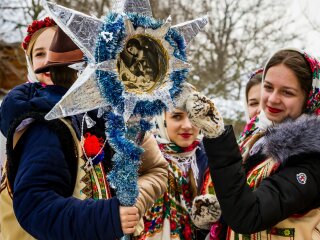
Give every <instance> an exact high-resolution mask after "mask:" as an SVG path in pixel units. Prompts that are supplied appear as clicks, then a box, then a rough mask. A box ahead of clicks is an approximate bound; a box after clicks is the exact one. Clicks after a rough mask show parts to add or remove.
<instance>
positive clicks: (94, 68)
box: [43, 0, 207, 122]
mask: <svg viewBox="0 0 320 240" xmlns="http://www.w3.org/2000/svg"><path fill="white" fill-rule="evenodd" d="M43 6H44V8H45V10H46V11H47V12H48V13H49V15H50V16H51V17H52V18H53V19H54V20H55V21H56V22H57V24H58V25H59V27H61V28H62V29H63V30H64V31H65V32H66V33H67V34H68V35H69V36H70V37H71V39H72V40H73V41H74V42H75V43H76V44H77V45H78V47H79V48H80V49H81V50H82V51H83V53H84V55H85V57H86V62H87V66H86V68H85V69H81V75H80V76H79V78H78V79H77V81H76V82H75V83H74V84H73V86H72V87H71V88H70V89H69V91H68V92H67V93H66V94H65V95H64V97H63V98H62V99H61V101H60V102H59V103H58V104H57V105H56V106H55V107H54V108H53V109H52V110H51V111H50V112H49V113H48V114H47V116H46V119H54V118H60V117H66V116H70V115H75V114H80V113H83V112H87V111H90V110H93V109H97V108H100V109H103V108H106V107H107V106H111V107H112V109H113V111H114V112H115V113H117V114H119V115H122V116H123V117H124V120H125V122H126V121H127V120H128V119H129V118H130V116H131V115H132V114H133V113H134V114H135V115H139V114H141V111H142V110H141V111H138V110H135V108H136V107H138V108H140V109H141V108H143V106H144V105H143V104H140V105H139V103H145V102H155V101H158V102H159V101H160V102H162V103H163V104H164V106H166V107H167V108H169V109H172V107H173V106H174V104H173V102H172V98H173V97H174V96H172V95H173V94H172V92H174V90H177V89H174V88H175V87H177V86H178V85H177V84H176V86H175V77H174V76H173V74H175V72H177V71H179V70H186V71H187V70H188V69H189V68H190V64H189V63H187V61H186V59H183V57H180V56H179V55H178V54H177V51H176V48H174V47H173V45H174V44H175V43H172V42H169V41H168V37H167V36H168V33H169V32H170V31H171V32H177V33H178V34H180V35H181V36H182V38H183V41H184V44H185V46H187V45H188V44H189V43H190V42H191V41H192V39H193V38H194V37H195V36H196V35H197V34H198V33H199V32H200V31H201V30H202V28H203V27H204V26H205V25H206V24H207V18H206V17H203V18H199V19H195V20H192V21H189V22H184V23H182V24H179V25H176V26H171V18H170V17H169V18H168V19H167V20H166V21H165V22H163V24H162V25H160V26H159V27H158V28H152V27H146V28H145V27H141V26H139V21H136V22H135V21H134V20H133V18H134V17H133V16H134V15H138V16H144V17H145V18H144V19H146V20H145V21H150V20H149V19H153V16H152V11H151V7H150V3H149V1H148V0H142V1H141V0H140V1H136V0H121V1H114V4H113V9H112V11H111V13H115V14H116V15H115V16H116V17H115V19H113V21H111V20H110V18H109V21H110V22H109V23H108V22H107V23H106V20H101V19H97V18H96V17H93V16H88V15H86V14H83V13H81V12H77V11H75V10H72V9H69V8H65V7H62V6H59V5H56V4H54V3H50V2H46V1H43ZM119 22H121V23H123V25H124V31H121V30H120V29H119V28H118V26H117V24H119ZM108 24H109V25H108ZM112 24H114V28H115V29H117V31H113V32H111V31H106V30H105V28H106V25H107V26H110V25H111V26H112ZM151 25H152V24H150V26H151ZM148 26H149V25H148ZM172 30H173V31H172ZM171 32H170V33H171ZM120 35H123V38H122V39H121V42H116V43H115V41H118V40H119V39H120V38H119V36H120ZM134 36H147V37H149V38H150V39H152V40H153V41H154V42H155V43H156V44H158V45H159V46H160V48H161V50H162V53H163V58H164V59H165V60H166V61H167V64H166V69H165V72H164V74H163V77H162V79H160V80H159V81H158V83H157V84H155V85H154V86H153V87H152V88H150V89H147V90H145V89H142V90H141V89H140V90H139V89H138V90H132V89H130V88H128V87H127V86H125V85H124V83H123V82H122V81H121V79H120V78H119V58H120V57H119V56H120V53H121V51H123V49H124V47H125V44H126V42H128V40H130V39H131V38H134ZM99 43H100V46H101V45H103V44H105V46H106V51H105V52H106V53H105V52H104V50H102V51H101V48H100V49H98V46H99ZM97 44H98V45H97ZM111 46H117V47H118V48H119V49H118V50H117V51H116V54H115V55H114V56H110V54H109V52H110V51H112V50H113V49H111ZM109 47H110V49H108V48H109ZM97 49H98V50H97ZM108 51H109V52H108ZM99 54H109V55H108V57H107V58H106V59H104V60H103V61H101V59H99V57H100V56H99ZM111 55H112V54H111ZM74 67H75V68H76V67H78V65H77V66H74ZM103 73H106V74H107V75H108V76H113V77H115V78H116V79H117V80H118V81H119V83H120V85H119V86H120V87H119V86H118V87H114V88H113V89H108V90H106V89H103V88H104V86H102V85H103V84H104V83H101V82H102V81H101V80H100V81H99V79H102V77H101V76H102V75H103ZM180 78H185V76H184V77H181V76H180ZM182 80H184V79H182ZM182 80H181V81H180V80H179V81H180V82H179V83H181V82H182ZM177 82H178V80H177V81H176V83H177ZM108 86H109V85H108ZM109 87H110V86H109ZM109 91H110V92H113V91H114V92H115V91H117V92H115V94H114V95H112V93H110V92H109ZM119 92H120V93H119ZM110 94H111V95H112V96H111V95H110ZM138 105H139V106H138ZM142 112H143V111H142ZM142 115H143V114H142ZM146 115H148V111H147V112H144V116H146Z"/></svg>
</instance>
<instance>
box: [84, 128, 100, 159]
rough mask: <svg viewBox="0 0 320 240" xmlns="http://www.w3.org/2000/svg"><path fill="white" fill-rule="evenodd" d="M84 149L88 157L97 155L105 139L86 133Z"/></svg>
mask: <svg viewBox="0 0 320 240" xmlns="http://www.w3.org/2000/svg"><path fill="white" fill-rule="evenodd" d="M83 147H84V151H85V152H86V154H87V157H94V156H96V155H97V154H98V153H99V152H100V151H101V148H102V147H103V139H102V138H97V136H95V135H91V134H90V133H86V134H85V136H84V144H83Z"/></svg>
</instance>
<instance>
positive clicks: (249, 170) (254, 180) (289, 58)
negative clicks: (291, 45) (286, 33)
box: [191, 49, 320, 240]
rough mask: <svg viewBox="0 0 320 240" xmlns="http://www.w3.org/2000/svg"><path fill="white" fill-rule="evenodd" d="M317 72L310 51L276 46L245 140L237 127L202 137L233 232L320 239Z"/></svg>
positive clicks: (232, 234)
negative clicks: (258, 108) (238, 135)
mask: <svg viewBox="0 0 320 240" xmlns="http://www.w3.org/2000/svg"><path fill="white" fill-rule="evenodd" d="M319 74H320V64H319V62H318V60H317V59H315V58H313V57H311V56H310V55H308V54H307V53H305V52H303V51H299V50H295V49H286V50H281V51H278V52H277V53H275V54H274V55H272V57H271V58H270V59H269V61H268V62H267V64H266V66H265V71H264V75H263V83H262V84H263V88H262V97H261V106H262V111H261V113H260V114H259V115H258V116H257V117H255V118H254V119H253V120H252V121H251V122H249V123H248V125H247V126H246V128H245V130H244V132H243V134H242V136H241V138H240V139H239V142H238V143H239V146H238V144H237V142H236V140H235V137H234V133H233V131H232V128H231V127H227V128H226V129H225V131H224V133H223V134H222V135H221V136H219V137H217V138H215V139H209V138H204V141H203V142H204V146H205V149H206V153H207V156H208V160H209V168H210V172H211V176H212V180H213V182H214V186H215V190H216V194H217V197H218V200H219V203H220V206H221V209H222V214H223V218H224V220H225V222H226V223H227V225H228V226H229V228H228V232H227V239H276V240H282V239H283V240H284V239H289V238H290V239H313V240H315V239H320V234H319V227H317V226H320V211H319V207H320V188H319V186H320V174H319V172H320V137H319V136H320V131H319V129H320V119H319V118H318V116H317V115H319V114H320V101H319V99H320V93H319V86H320V80H319ZM199 119H200V120H201V116H200V117H198V119H191V120H192V122H193V123H194V124H195V125H197V121H198V120H199ZM239 147H240V151H239Z"/></svg>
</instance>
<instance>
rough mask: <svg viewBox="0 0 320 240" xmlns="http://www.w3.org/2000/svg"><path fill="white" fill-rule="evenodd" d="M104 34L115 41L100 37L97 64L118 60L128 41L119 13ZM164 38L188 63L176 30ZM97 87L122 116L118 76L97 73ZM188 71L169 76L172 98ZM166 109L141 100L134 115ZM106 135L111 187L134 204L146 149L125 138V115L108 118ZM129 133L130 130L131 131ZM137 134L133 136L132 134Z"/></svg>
mask: <svg viewBox="0 0 320 240" xmlns="http://www.w3.org/2000/svg"><path fill="white" fill-rule="evenodd" d="M129 19H130V20H131V22H132V23H133V26H134V27H135V28H137V27H139V26H140V27H143V28H152V29H157V28H159V27H161V25H162V24H163V21H158V20H155V19H153V18H150V17H147V16H142V15H139V14H129ZM101 31H103V32H109V33H112V34H113V39H112V41H109V42H108V43H106V41H105V40H104V39H103V37H102V36H99V38H98V41H97V46H96V50H95V60H96V62H97V63H99V62H103V61H107V60H111V59H116V57H117V55H118V54H119V53H120V52H121V51H122V50H123V45H124V38H125V36H126V35H125V26H124V21H123V17H122V16H121V15H119V14H116V13H110V14H108V15H107V16H106V18H105V24H104V25H103V27H102V30H101ZM165 39H166V40H167V41H168V42H169V44H170V45H171V46H172V47H173V48H174V55H175V57H177V58H179V59H181V60H183V61H185V60H186V49H185V45H184V40H183V38H182V36H181V35H180V34H179V33H178V32H177V31H175V30H172V29H170V30H169V31H168V33H167V35H166V36H165ZM96 75H97V81H98V86H99V88H100V90H101V93H102V95H103V97H104V98H105V99H106V100H107V101H108V102H109V103H111V105H112V107H113V109H116V110H118V112H119V113H120V114H121V113H123V111H124V97H123V92H124V87H123V84H122V83H121V81H120V80H119V79H118V76H117V75H115V74H113V73H111V72H104V71H96ZM186 75H187V71H186V70H179V71H175V72H173V73H171V74H170V78H171V80H172V81H173V87H172V89H170V94H171V97H172V98H174V96H175V95H176V94H177V93H179V91H180V89H181V83H182V82H183V81H184V79H185V78H186ZM164 109H166V106H165V104H164V103H162V102H161V101H160V100H156V101H153V102H150V101H139V102H138V103H137V105H136V107H135V109H134V112H133V113H134V114H136V115H140V116H142V117H146V116H155V115H157V114H160V113H161V112H162V111H163V110H164ZM105 116H106V118H105V120H106V135H107V137H108V139H109V142H110V145H111V146H112V147H113V148H114V150H115V151H116V154H115V155H114V157H113V161H114V163H115V164H114V167H113V169H112V171H111V172H110V174H109V175H108V179H109V181H110V183H111V185H112V186H113V187H114V188H115V189H116V191H117V197H118V198H119V200H120V202H121V204H123V205H133V204H134V203H135V200H136V197H137V196H138V194H139V192H138V187H137V179H138V167H139V160H140V155H141V153H142V152H143V149H142V148H140V147H138V146H136V145H135V144H134V142H133V139H127V138H126V136H128V137H130V138H133V137H134V136H131V135H132V134H130V132H128V134H126V128H125V123H124V120H123V116H118V115H116V114H114V113H112V112H108V113H107V114H106V115H105ZM140 127H141V131H145V130H147V129H150V127H151V126H150V125H148V124H147V122H143V121H141V122H140ZM128 131H130V129H129V130H128ZM133 135H134V134H133Z"/></svg>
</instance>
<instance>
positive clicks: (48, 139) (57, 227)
mask: <svg viewBox="0 0 320 240" xmlns="http://www.w3.org/2000/svg"><path fill="white" fill-rule="evenodd" d="M65 92H66V89H64V88H62V87H59V86H47V87H46V88H43V87H41V85H39V84H37V83H33V84H30V83H27V84H23V85H20V86H18V87H16V88H14V89H13V90H11V91H10V92H9V94H8V95H7V96H6V97H5V99H4V100H3V102H2V104H1V113H0V128H1V131H2V133H3V134H4V135H5V136H7V133H8V129H9V126H10V125H11V124H12V122H13V121H14V119H16V118H17V117H19V116H20V115H21V114H22V113H26V112H29V111H41V112H48V111H49V110H50V109H51V108H52V107H53V106H54V105H55V104H56V103H57V102H58V101H59V100H60V99H61V97H62V96H63V94H64V93H65ZM16 149H17V150H18V151H19V154H18V156H19V158H20V164H19V168H18V171H17V175H16V178H15V181H14V194H13V207H14V211H15V214H16V217H17V219H18V221H19V223H20V224H21V226H22V227H23V228H24V229H25V230H26V231H27V232H28V233H30V234H31V235H32V236H33V237H35V238H37V239H110V240H111V239H117V238H120V237H122V236H123V232H122V229H121V223H120V216H119V200H118V199H117V198H112V199H109V200H97V201H95V200H93V199H88V200H78V199H76V198H74V197H71V196H70V190H71V191H72V189H71V188H73V186H72V177H74V176H71V174H70V171H69V168H68V163H67V159H65V156H64V153H63V151H62V150H61V143H60V141H59V139H58V136H57V135H56V133H55V132H54V131H53V130H51V129H49V128H48V126H47V125H46V124H44V123H40V122H35V123H32V124H31V126H30V127H29V128H28V130H27V131H26V132H25V133H24V134H23V136H22V137H21V139H20V140H19V142H18V144H17V146H16V148H15V151H16Z"/></svg>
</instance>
